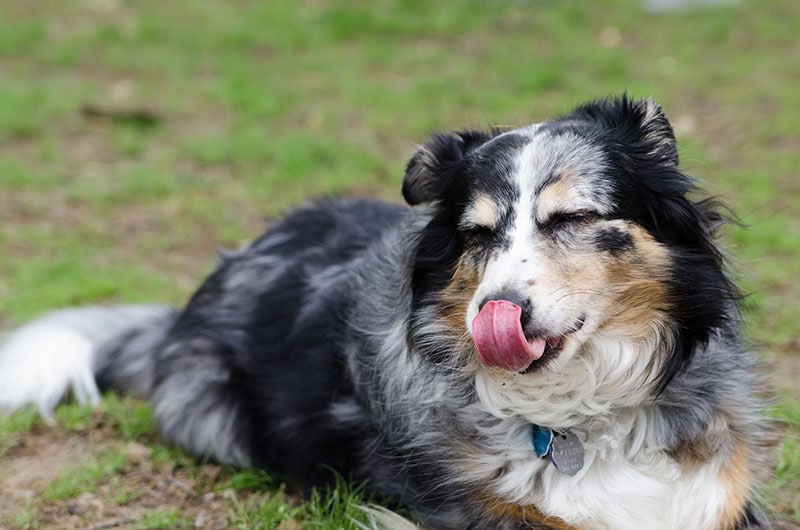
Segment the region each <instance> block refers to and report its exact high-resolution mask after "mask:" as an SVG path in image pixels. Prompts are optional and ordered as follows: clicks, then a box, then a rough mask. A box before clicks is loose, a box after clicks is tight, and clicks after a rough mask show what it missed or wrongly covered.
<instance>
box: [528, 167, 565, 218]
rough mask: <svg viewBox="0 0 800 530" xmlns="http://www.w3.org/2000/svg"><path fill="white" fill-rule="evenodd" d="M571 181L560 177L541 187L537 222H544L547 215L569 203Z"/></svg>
mask: <svg viewBox="0 0 800 530" xmlns="http://www.w3.org/2000/svg"><path fill="white" fill-rule="evenodd" d="M572 181H573V179H572V178H571V177H569V176H562V177H561V178H559V179H558V180H556V181H554V182H552V183H550V184H549V185H547V186H544V187H543V189H542V191H541V193H539V207H538V208H537V212H536V213H537V216H536V217H537V220H538V221H544V220H545V219H546V218H547V216H548V215H550V214H552V213H553V212H555V211H558V210H559V209H561V206H562V205H563V204H565V203H568V202H569V200H570V188H571V183H572Z"/></svg>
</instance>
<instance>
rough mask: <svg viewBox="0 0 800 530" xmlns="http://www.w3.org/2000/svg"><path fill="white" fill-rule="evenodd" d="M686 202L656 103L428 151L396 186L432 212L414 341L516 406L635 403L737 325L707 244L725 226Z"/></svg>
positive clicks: (600, 110)
mask: <svg viewBox="0 0 800 530" xmlns="http://www.w3.org/2000/svg"><path fill="white" fill-rule="evenodd" d="M693 191H695V190H694V186H693V182H692V180H691V179H690V178H689V177H687V176H686V175H684V174H683V173H682V172H681V171H680V170H679V168H678V153H677V147H676V143H675V138H674V136H673V132H672V128H671V126H670V124H669V122H668V121H667V118H666V117H665V115H664V113H663V111H662V109H661V108H660V107H659V106H658V105H657V104H656V103H655V102H653V101H652V100H642V101H633V100H630V99H628V98H626V97H622V98H618V99H612V100H602V101H597V102H593V103H589V104H587V105H584V106H581V107H579V108H577V109H576V110H574V111H573V112H571V113H570V114H567V115H565V116H563V117H561V118H559V119H557V120H555V121H552V122H547V123H542V124H537V125H531V126H528V127H523V128H520V129H517V130H513V131H510V132H504V133H500V132H499V131H493V132H489V133H481V132H465V133H456V134H447V135H437V136H434V137H433V138H432V139H431V140H430V141H429V142H428V143H427V144H426V145H424V146H422V147H420V148H419V149H418V150H417V152H416V153H415V154H414V156H413V157H412V159H411V160H410V161H409V163H408V166H407V171H406V176H405V181H404V183H403V194H404V196H405V198H406V200H407V201H408V202H409V203H410V204H412V205H416V204H429V205H430V208H432V211H433V213H432V218H431V221H430V222H429V223H428V225H427V226H426V228H425V229H424V231H423V232H422V233H421V234H420V239H419V241H418V247H417V251H416V256H415V263H414V276H413V282H412V284H413V293H414V295H413V296H414V298H413V304H414V315H415V316H414V321H413V322H412V327H411V337H412V340H414V341H415V343H416V345H417V347H418V349H419V351H420V352H421V353H422V354H423V355H424V356H426V358H428V359H429V360H430V361H431V362H433V363H439V364H444V365H447V366H448V369H452V367H453V366H460V367H462V368H463V369H464V371H465V372H467V373H475V374H476V377H477V378H478V380H479V383H480V384H479V391H480V388H483V389H484V390H485V391H486V392H489V393H494V394H496V395H497V394H498V393H499V394H504V395H505V394H508V395H511V396H512V397H510V398H509V399H512V400H513V401H514V403H516V402H517V400H518V399H519V396H520V395H523V394H524V395H525V396H527V399H531V400H534V399H536V397H535V396H538V397H539V398H547V399H555V395H556V394H558V396H559V399H568V400H571V399H579V400H580V399H584V398H585V397H586V396H591V397H592V399H595V398H597V399H604V398H605V399H607V400H615V399H621V397H622V396H628V397H629V398H630V399H633V400H637V401H639V402H641V400H642V399H643V395H654V394H655V393H657V391H658V389H659V388H660V387H662V386H663V385H664V384H666V383H667V382H668V381H669V380H670V379H671V378H672V377H673V376H674V374H675V373H676V372H678V371H679V370H681V368H682V367H683V366H685V365H686V363H687V362H688V360H689V359H690V358H691V356H692V352H693V351H694V350H695V348H696V347H697V345H700V344H703V343H705V342H706V341H707V340H709V338H710V337H711V335H712V334H713V333H715V330H716V329H718V328H719V327H720V326H723V325H724V323H725V321H726V319H729V318H735V303H732V299H733V298H734V297H735V295H736V291H735V287H734V286H733V285H732V284H731V282H730V281H729V280H728V279H727V277H726V276H725V274H724V271H723V270H722V260H721V257H720V254H719V252H718V250H717V248H716V246H715V244H714V242H713V235H714V230H715V228H716V225H717V224H719V222H720V220H721V217H720V215H718V212H717V208H716V205H715V204H714V203H713V201H709V200H701V201H694V200H692V199H691V198H690V197H688V196H687V195H690V194H692V192H693ZM454 352H455V356H454ZM501 387H503V388H501ZM556 387H557V388H556ZM543 389H546V390H543ZM633 390H635V392H633V393H631V391H633ZM643 393H644V394H643ZM601 394H602V395H601ZM578 395H580V396H584V398H578V397H575V396H578ZM565 396H568V397H565ZM569 396H572V397H569ZM500 401H503V400H500ZM506 401H507V400H506ZM595 405H596V404H595ZM501 408H502V407H501Z"/></svg>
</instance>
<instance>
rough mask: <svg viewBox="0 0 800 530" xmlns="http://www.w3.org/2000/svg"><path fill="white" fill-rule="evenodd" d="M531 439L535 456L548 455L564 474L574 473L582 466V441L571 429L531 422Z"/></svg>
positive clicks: (542, 456)
mask: <svg viewBox="0 0 800 530" xmlns="http://www.w3.org/2000/svg"><path fill="white" fill-rule="evenodd" d="M531 441H532V443H533V452H534V453H535V454H536V456H538V457H539V458H545V457H549V458H550V462H552V464H553V466H554V467H555V468H556V469H557V470H559V471H560V472H562V473H564V474H565V475H570V476H572V475H575V474H577V473H578V471H580V470H581V469H582V468H583V443H582V442H581V441H580V439H579V438H578V437H577V436H576V435H575V433H573V432H572V431H569V430H566V431H562V430H554V429H551V428H550V427H542V426H541V425H536V424H531Z"/></svg>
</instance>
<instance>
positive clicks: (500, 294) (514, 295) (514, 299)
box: [478, 289, 532, 325]
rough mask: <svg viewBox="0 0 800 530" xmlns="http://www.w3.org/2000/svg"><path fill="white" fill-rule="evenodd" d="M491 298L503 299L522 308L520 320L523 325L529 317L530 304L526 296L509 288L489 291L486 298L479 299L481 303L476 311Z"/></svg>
mask: <svg viewBox="0 0 800 530" xmlns="http://www.w3.org/2000/svg"><path fill="white" fill-rule="evenodd" d="M492 300H505V301H506V302H511V303H512V304H515V305H517V306H519V307H520V308H521V309H522V315H521V316H520V320H521V321H522V324H523V325H525V324H526V323H527V322H528V320H529V319H530V318H531V309H532V304H531V301H530V300H529V299H528V297H527V296H523V295H522V294H520V293H518V292H516V291H512V290H510V289H503V290H501V291H497V292H494V293H490V294H489V295H488V296H487V297H486V298H484V299H483V301H481V303H480V304H479V305H478V311H480V310H481V309H483V306H485V305H486V304H487V303H488V302H491V301H492Z"/></svg>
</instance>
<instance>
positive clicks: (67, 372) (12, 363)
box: [0, 305, 178, 418]
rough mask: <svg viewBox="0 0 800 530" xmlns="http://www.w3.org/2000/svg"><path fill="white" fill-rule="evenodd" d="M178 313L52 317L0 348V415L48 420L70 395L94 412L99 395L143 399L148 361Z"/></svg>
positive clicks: (154, 309)
mask: <svg viewBox="0 0 800 530" xmlns="http://www.w3.org/2000/svg"><path fill="white" fill-rule="evenodd" d="M177 315H178V311H177V310H176V309H173V308H170V307H167V306H160V305H130V306H116V307H94V306H92V307H83V308H75V309H62V310H58V311H53V312H51V313H49V314H46V315H45V316H43V317H41V318H39V319H38V320H34V321H33V322H31V323H29V324H27V325H25V326H23V327H22V328H20V329H18V330H16V331H14V332H12V333H11V334H10V335H9V336H8V337H7V338H6V340H5V341H4V342H2V343H0V411H3V410H6V411H13V410H16V409H19V408H22V407H24V406H26V405H31V404H32V405H35V406H36V407H37V408H38V409H39V412H40V413H41V414H42V416H44V417H46V418H49V417H51V415H52V411H53V409H54V408H55V407H56V405H57V404H58V403H59V401H61V399H62V398H63V397H64V396H65V395H66V394H67V393H68V392H69V391H70V390H72V392H73V393H74V395H75V398H76V399H77V401H78V402H80V403H86V404H96V403H97V402H98V401H99V399H100V393H99V390H98V387H100V388H106V387H109V388H113V389H115V390H117V391H122V392H130V393H132V394H134V395H138V396H140V397H148V396H149V395H150V392H151V389H152V386H153V366H154V356H155V352H156V351H157V348H158V345H159V343H160V342H161V341H162V340H163V339H164V337H165V335H166V333H167V331H168V330H169V329H170V327H171V326H172V324H173V323H174V321H175V319H176V318H177Z"/></svg>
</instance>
